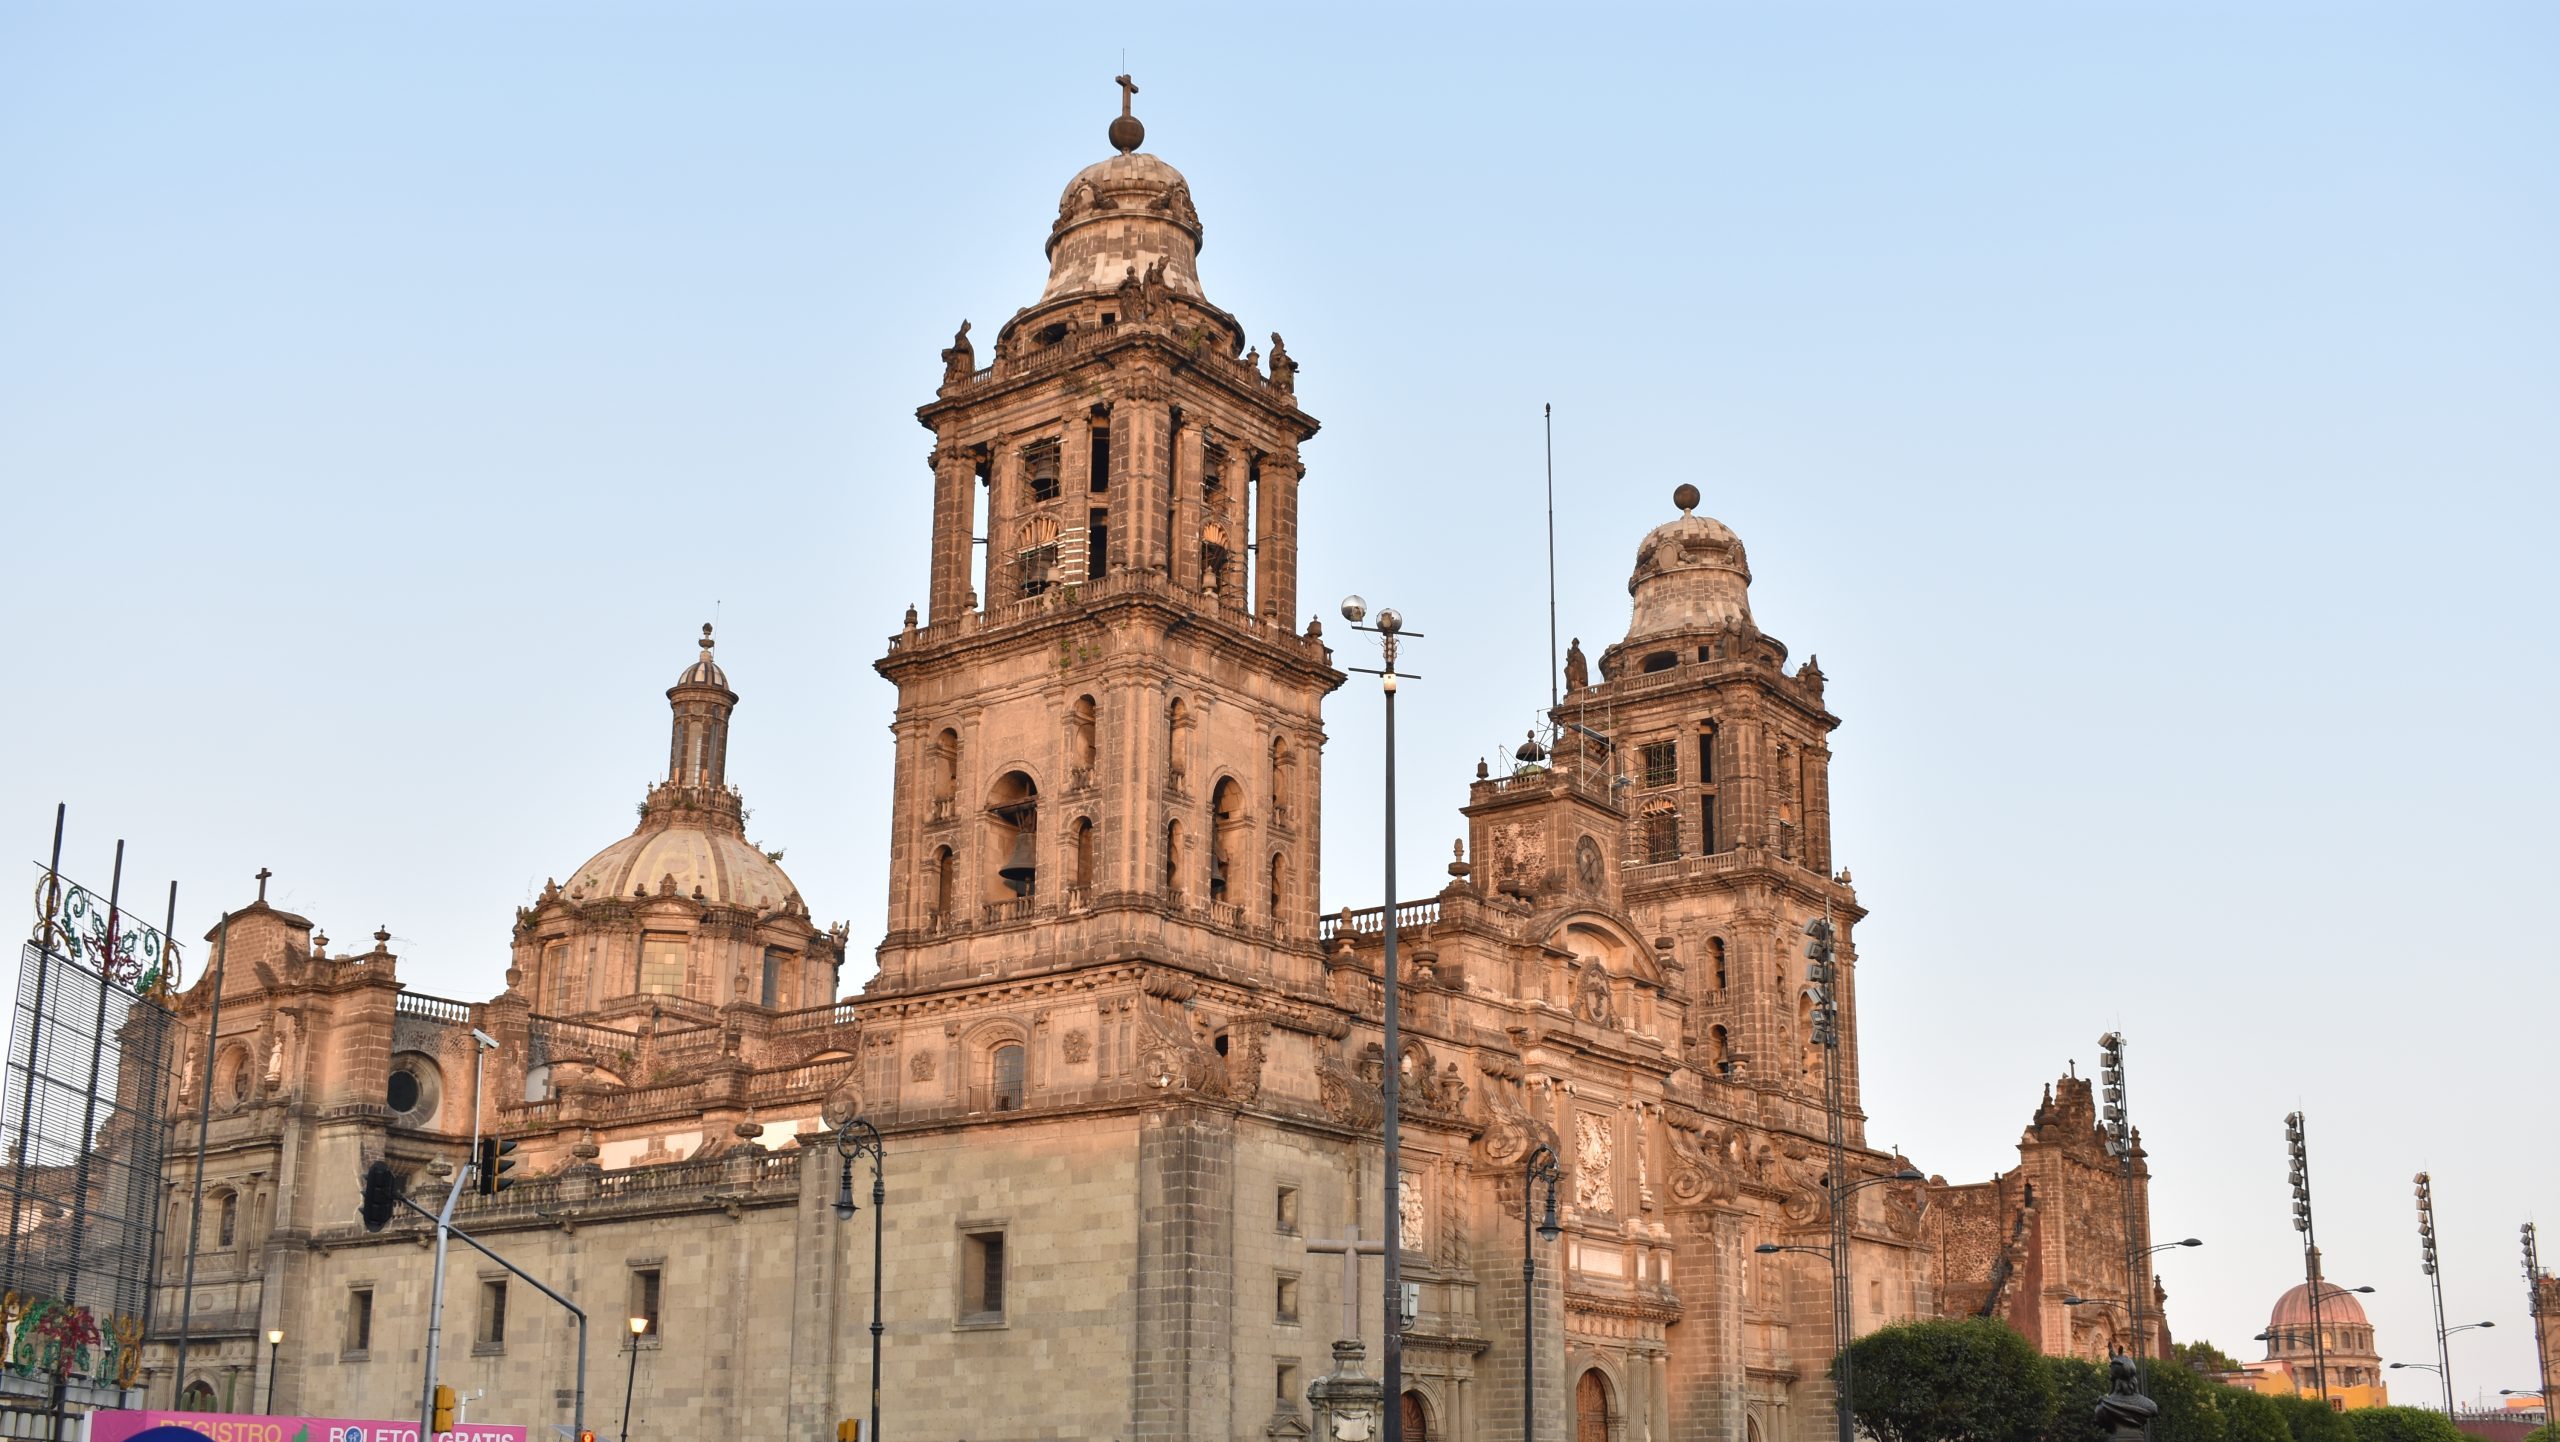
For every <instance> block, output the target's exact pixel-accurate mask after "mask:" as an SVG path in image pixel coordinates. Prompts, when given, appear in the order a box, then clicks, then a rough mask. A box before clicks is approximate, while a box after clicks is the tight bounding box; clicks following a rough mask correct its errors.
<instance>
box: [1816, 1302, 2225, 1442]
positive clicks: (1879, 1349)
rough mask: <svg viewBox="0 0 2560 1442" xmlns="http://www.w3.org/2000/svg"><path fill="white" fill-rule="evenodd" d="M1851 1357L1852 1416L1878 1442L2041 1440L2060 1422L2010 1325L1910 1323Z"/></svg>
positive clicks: (2047, 1388) (1876, 1336) (2045, 1380)
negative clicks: (2054, 1415) (1852, 1380)
mask: <svg viewBox="0 0 2560 1442" xmlns="http://www.w3.org/2000/svg"><path fill="white" fill-rule="evenodd" d="M1849 1355H1850V1359H1851V1361H1852V1362H1853V1363H1854V1365H1855V1370H1856V1377H1857V1380H1856V1384H1855V1387H1854V1389H1853V1390H1852V1392H1851V1394H1850V1410H1851V1413H1852V1414H1853V1415H1854V1416H1855V1417H1856V1418H1857V1421H1858V1425H1859V1426H1861V1427H1864V1428H1865V1429H1866V1430H1867V1431H1868V1432H1870V1433H1872V1434H1873V1435H1874V1436H1875V1437H1877V1438H1878V1439H1879V1442H2037V1439H2040V1438H2042V1437H2043V1436H2044V1434H2045V1429H2046V1427H2047V1426H2048V1425H2049V1424H2050V1423H2051V1422H2052V1421H2053V1407H2054V1388H2053V1376H2052V1373H2051V1372H2050V1371H2049V1370H2048V1369H2047V1368H2046V1366H2045V1359H2044V1358H2043V1357H2041V1356H2039V1355H2037V1353H2036V1349H2035V1348H2034V1347H2032V1346H2029V1345H2028V1344H2027V1339H2026V1338H2024V1337H2021V1336H2019V1335H2018V1334H2017V1332H2016V1331H2015V1330H2013V1329H2012V1328H2011V1327H2010V1326H2009V1325H2008V1324H2007V1323H2005V1322H2000V1321H1996V1320H1994V1319H1992V1318H1989V1317H1965V1318H1960V1319H1956V1320H1952V1321H1931V1322H1906V1323H1903V1324H1902V1325H1900V1326H1895V1327H1886V1328H1884V1329H1882V1330H1880V1331H1876V1332H1870V1333H1868V1334H1867V1335H1866V1336H1864V1337H1861V1338H1859V1339H1858V1340H1857V1341H1856V1342H1854V1343H1851V1344H1850V1352H1849ZM2216 1442H2219V1439H2216Z"/></svg>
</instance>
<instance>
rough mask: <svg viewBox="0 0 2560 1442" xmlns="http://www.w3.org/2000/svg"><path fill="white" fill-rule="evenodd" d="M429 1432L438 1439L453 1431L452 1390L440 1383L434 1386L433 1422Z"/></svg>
mask: <svg viewBox="0 0 2560 1442" xmlns="http://www.w3.org/2000/svg"><path fill="white" fill-rule="evenodd" d="M429 1430H431V1431H433V1432H434V1433H435V1435H437V1436H438V1437H441V1436H443V1435H444V1434H446V1433H447V1432H450V1431H452V1430H453V1389H452V1388H451V1387H448V1386H446V1385H445V1384H443V1383H442V1382H438V1383H437V1384H436V1405H435V1422H434V1425H433V1426H432V1427H431V1428H430V1429H429Z"/></svg>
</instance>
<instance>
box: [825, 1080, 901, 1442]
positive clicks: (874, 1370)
mask: <svg viewBox="0 0 2560 1442" xmlns="http://www.w3.org/2000/svg"><path fill="white" fill-rule="evenodd" d="M836 1155H838V1156H840V1157H842V1158H844V1174H843V1176H841V1177H839V1178H838V1179H837V1181H836V1220H837V1221H839V1222H850V1221H852V1220H853V1214H854V1213H855V1212H857V1211H859V1210H861V1209H860V1208H859V1207H856V1206H855V1205H854V1204H853V1163H854V1159H855V1158H857V1157H865V1156H867V1157H869V1158H871V1430H870V1431H868V1432H866V1433H864V1434H863V1438H862V1442H880V1227H881V1214H882V1213H883V1212H885V1211H886V1210H887V1208H886V1206H884V1205H883V1204H884V1203H886V1202H887V1201H888V1199H889V1189H888V1185H889V1184H888V1182H887V1180H886V1178H885V1177H884V1175H883V1174H882V1172H881V1170H880V1167H881V1156H882V1150H881V1146H880V1129H879V1128H878V1127H875V1126H873V1125H872V1124H871V1123H869V1122H867V1121H864V1120H863V1119H862V1118H860V1117H849V1118H847V1119H846V1120H845V1124H844V1125H843V1126H840V1127H838V1128H836Z"/></svg>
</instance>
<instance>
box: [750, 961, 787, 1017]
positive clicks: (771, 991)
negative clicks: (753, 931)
mask: <svg viewBox="0 0 2560 1442" xmlns="http://www.w3.org/2000/svg"><path fill="white" fill-rule="evenodd" d="M758 995H759V996H760V997H761V998H762V999H761V1000H759V1001H758V1002H757V1003H756V1005H758V1006H761V1007H763V1008H765V1009H766V1010H768V1011H770V1010H772V1009H773V1008H775V1007H778V1006H780V1005H782V953H781V952H778V951H768V952H766V953H765V954H764V990H763V991H762V992H760V993H758Z"/></svg>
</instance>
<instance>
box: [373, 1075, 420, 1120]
mask: <svg viewBox="0 0 2560 1442" xmlns="http://www.w3.org/2000/svg"><path fill="white" fill-rule="evenodd" d="M418 1095H419V1092H418V1074H417V1073H416V1072H413V1071H411V1070H409V1069H408V1068H407V1067H402V1068H401V1069H400V1070H398V1071H396V1072H393V1073H392V1074H391V1085H390V1086H389V1087H387V1088H385V1089H384V1091H383V1097H382V1099H383V1101H385V1102H387V1103H388V1104H389V1105H390V1107H391V1109H392V1110H393V1111H395V1112H413V1111H416V1110H417V1109H418Z"/></svg>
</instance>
